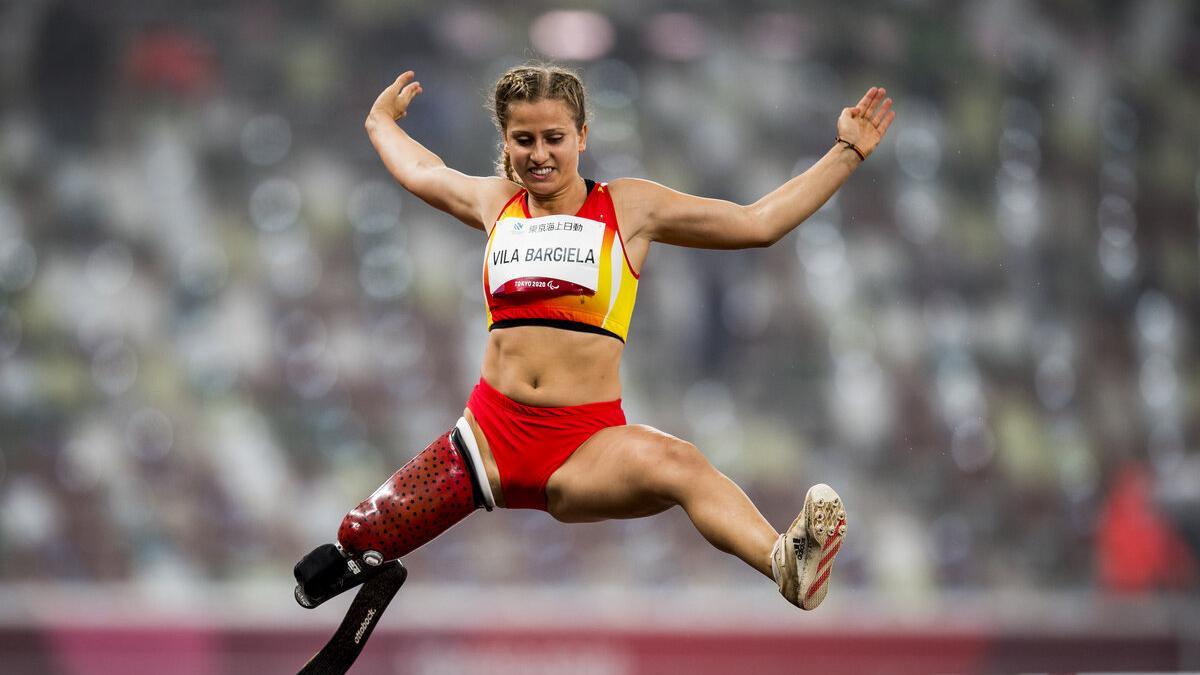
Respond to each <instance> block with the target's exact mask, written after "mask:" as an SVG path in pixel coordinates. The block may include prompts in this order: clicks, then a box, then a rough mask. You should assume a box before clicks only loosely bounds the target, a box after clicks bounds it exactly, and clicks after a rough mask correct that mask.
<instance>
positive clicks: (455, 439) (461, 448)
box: [450, 427, 492, 511]
mask: <svg viewBox="0 0 1200 675" xmlns="http://www.w3.org/2000/svg"><path fill="white" fill-rule="evenodd" d="M450 441H451V443H450V444H451V445H453V446H454V449H455V450H457V451H458V454H459V455H460V456H462V458H463V464H466V465H467V473H468V474H470V475H471V494H472V495H473V496H474V499H475V508H477V509H487V510H488V511H491V510H492V507H490V506H488V505H487V502H486V501H484V499H483V490H482V489H481V488H480V487H479V486H480V485H481V483H480V482H479V481H480V480H486V478H482V479H481V478H480V477H479V475H478V474H476V473H475V464H474V462H472V461H471V455H470V454H469V453H468V451H467V446H466V442H465V441H463V437H462V432H460V431H459V430H458V427H454V428H453V429H451V430H450Z"/></svg>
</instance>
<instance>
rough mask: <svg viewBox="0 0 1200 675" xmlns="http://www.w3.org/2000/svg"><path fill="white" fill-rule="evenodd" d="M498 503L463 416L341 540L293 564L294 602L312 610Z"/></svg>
mask: <svg viewBox="0 0 1200 675" xmlns="http://www.w3.org/2000/svg"><path fill="white" fill-rule="evenodd" d="M495 506H496V501H495V499H494V497H493V496H492V490H491V486H490V485H489V484H488V480H487V474H486V473H485V472H484V469H483V458H482V456H481V455H480V454H479V447H478V445H476V443H475V436H474V434H473V433H472V431H471V427H470V425H469V424H468V423H467V420H466V419H465V418H461V417H460V418H459V420H458V423H457V424H456V425H455V426H454V428H453V429H451V430H450V431H448V432H446V433H445V434H443V435H442V436H440V437H438V439H437V440H435V441H434V442H433V443H430V444H429V447H427V448H425V449H424V450H423V451H421V453H420V454H418V455H417V456H416V457H413V458H412V459H411V460H409V462H408V463H407V464H405V465H404V466H403V467H401V468H400V470H399V471H397V472H396V473H394V474H392V477H391V478H389V479H388V480H387V481H385V482H384V483H383V485H380V486H379V488H378V489H377V490H375V492H374V493H373V494H372V495H371V496H370V497H368V498H367V499H365V500H363V501H362V502H361V503H359V505H358V506H356V507H354V509H352V510H351V511H350V513H348V514H346V517H345V518H343V519H342V525H341V527H339V528H338V535H337V543H336V544H323V545H321V546H318V547H317V548H315V549H313V551H312V552H311V553H309V554H308V555H306V556H304V558H302V559H301V560H300V562H298V563H296V568H295V570H294V573H295V576H296V601H297V602H298V603H300V605H301V606H302V607H306V608H309V609H312V608H314V607H316V606H318V605H320V604H321V603H323V602H325V601H326V600H328V599H329V598H332V597H333V596H335V595H338V594H339V593H342V592H344V591H347V590H349V589H351V588H354V587H355V586H358V585H360V584H362V583H364V582H366V581H367V580H368V579H370V578H372V577H373V576H375V575H376V574H378V573H379V572H380V571H381V570H383V569H384V563H385V562H390V561H393V560H398V559H399V558H401V557H403V556H405V555H408V554H409V553H410V552H412V551H414V550H416V549H417V548H419V547H421V546H422V545H424V544H426V543H428V542H429V541H432V540H433V539H434V538H435V537H437V536H438V535H439V534H441V533H443V532H445V531H446V530H448V529H450V528H451V527H452V526H454V525H455V524H456V523H458V522H459V521H460V520H462V519H463V518H466V517H467V516H468V515H470V514H471V513H472V512H474V511H475V509H478V508H485V509H487V510H488V511H491V510H492V509H493V508H494V507H495Z"/></svg>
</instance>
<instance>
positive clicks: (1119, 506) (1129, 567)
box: [1096, 464, 1196, 593]
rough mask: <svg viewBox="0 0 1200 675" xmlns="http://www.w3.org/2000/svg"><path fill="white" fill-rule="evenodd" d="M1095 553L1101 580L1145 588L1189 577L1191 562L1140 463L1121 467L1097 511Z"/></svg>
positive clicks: (1120, 587) (1121, 588) (1174, 584)
mask: <svg viewBox="0 0 1200 675" xmlns="http://www.w3.org/2000/svg"><path fill="white" fill-rule="evenodd" d="M1098 530H1099V532H1098V534H1097V537H1096V547H1097V550H1096V556H1097V562H1098V564H1099V575H1100V583H1101V585H1102V586H1103V587H1104V588H1105V589H1107V590H1110V591H1116V592H1123V593H1144V592H1147V591H1152V590H1157V589H1161V588H1164V587H1168V588H1180V587H1182V586H1186V585H1188V583H1189V582H1190V581H1192V576H1193V574H1192V570H1194V569H1195V565H1196V562H1195V561H1194V560H1193V559H1192V555H1191V553H1190V552H1189V551H1188V549H1187V545H1186V544H1185V543H1184V542H1183V540H1182V539H1181V538H1180V536H1179V535H1178V534H1177V533H1176V532H1175V531H1174V530H1173V529H1172V527H1171V525H1170V523H1169V522H1167V520H1166V519H1165V518H1164V517H1163V515H1162V513H1161V512H1160V511H1159V510H1158V509H1157V508H1156V507H1155V506H1154V503H1153V500H1152V496H1151V492H1150V476H1149V473H1148V472H1147V470H1146V469H1145V467H1143V466H1141V465H1137V464H1129V465H1126V466H1124V467H1122V468H1121V469H1120V470H1119V471H1118V473H1117V476H1116V479H1115V480H1114V481H1113V486H1112V489H1111V490H1110V491H1109V493H1108V497H1107V499H1106V500H1105V503H1104V506H1103V507H1102V509H1101V511H1100V519H1099V523H1098Z"/></svg>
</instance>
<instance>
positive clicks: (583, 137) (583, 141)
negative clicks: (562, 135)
mask: <svg viewBox="0 0 1200 675" xmlns="http://www.w3.org/2000/svg"><path fill="white" fill-rule="evenodd" d="M587 132H588V125H587V122H584V123H583V127H582V128H580V129H579V151H580V152H583V151H584V150H587Z"/></svg>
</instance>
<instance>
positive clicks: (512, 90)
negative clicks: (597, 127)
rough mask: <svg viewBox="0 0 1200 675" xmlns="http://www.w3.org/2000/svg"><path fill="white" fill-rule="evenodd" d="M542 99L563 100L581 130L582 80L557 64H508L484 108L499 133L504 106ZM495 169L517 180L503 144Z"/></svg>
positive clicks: (502, 128)
mask: <svg viewBox="0 0 1200 675" xmlns="http://www.w3.org/2000/svg"><path fill="white" fill-rule="evenodd" d="M543 99H550V100H556V101H562V102H563V103H566V104H567V107H568V108H570V109H571V111H572V112H573V113H574V116H575V129H576V131H583V125H584V123H585V122H587V110H586V107H585V105H584V90H583V81H582V80H580V79H579V76H578V75H576V74H575V73H574V72H573V71H571V70H568V69H566V68H563V67H561V66H556V65H550V64H541V63H535V64H525V65H522V66H516V67H514V68H509V69H508V71H507V72H505V73H504V74H503V75H501V76H500V79H499V80H497V81H496V88H495V91H494V92H493V94H492V100H491V104H490V105H489V106H488V108H489V109H490V110H491V111H492V121H493V122H495V124H496V129H497V130H499V131H500V135H501V137H503V136H504V134H505V132H506V130H507V129H508V109H509V106H510V105H512V103H513V102H518V103H536V102H537V101H541V100H543ZM496 173H497V174H499V175H502V176H504V177H505V178H507V179H509V180H511V181H513V182H514V183H517V184H518V185H520V184H521V180H520V179H519V178H518V177H517V174H516V172H514V171H513V168H512V160H511V159H509V156H508V153H507V152H505V151H504V149H503V147H502V148H501V149H500V158H499V160H497V162H496Z"/></svg>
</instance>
